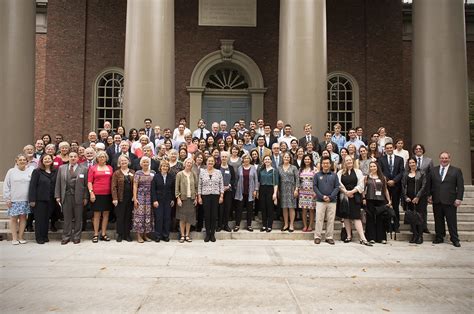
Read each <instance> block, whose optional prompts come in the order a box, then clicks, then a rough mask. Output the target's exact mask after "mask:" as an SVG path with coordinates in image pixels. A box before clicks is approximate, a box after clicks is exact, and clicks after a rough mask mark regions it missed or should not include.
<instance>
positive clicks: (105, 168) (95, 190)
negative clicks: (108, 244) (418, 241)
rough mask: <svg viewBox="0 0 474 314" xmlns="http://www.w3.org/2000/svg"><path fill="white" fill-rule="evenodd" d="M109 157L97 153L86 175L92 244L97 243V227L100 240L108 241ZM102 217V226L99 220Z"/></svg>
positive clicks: (110, 175) (109, 202) (110, 201)
mask: <svg viewBox="0 0 474 314" xmlns="http://www.w3.org/2000/svg"><path fill="white" fill-rule="evenodd" d="M108 159H109V156H108V155H107V153H106V152H104V151H99V152H98V153H97V155H96V157H95V160H96V164H95V165H94V166H92V167H90V168H89V172H88V174H87V177H88V180H87V181H88V183H87V187H88V189H89V194H90V202H91V204H92V211H93V212H94V218H93V221H92V222H93V225H94V236H93V237H92V242H93V243H97V242H98V241H99V227H100V229H101V231H102V234H101V236H100V240H102V241H110V238H109V237H108V236H107V234H106V231H107V224H108V222H109V213H110V211H111V210H112V189H111V186H112V176H113V169H112V167H111V166H109V165H107V160H108ZM101 216H102V224H101V226H99V224H100V218H101Z"/></svg>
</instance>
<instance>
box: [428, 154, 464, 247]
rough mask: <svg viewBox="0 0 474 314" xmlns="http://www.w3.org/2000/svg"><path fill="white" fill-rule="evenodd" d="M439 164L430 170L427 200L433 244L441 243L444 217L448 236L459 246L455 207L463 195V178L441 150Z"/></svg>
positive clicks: (443, 235) (443, 231) (444, 233)
mask: <svg viewBox="0 0 474 314" xmlns="http://www.w3.org/2000/svg"><path fill="white" fill-rule="evenodd" d="M439 164H440V165H439V166H437V167H434V168H433V169H432V171H431V172H430V176H429V177H430V189H429V194H430V196H429V198H428V201H429V202H430V203H433V214H434V219H435V232H436V237H435V239H434V241H433V243H434V244H438V243H443V242H444V237H445V235H446V229H445V227H444V223H445V220H444V217H446V223H447V224H448V230H449V236H450V238H451V242H452V243H453V245H454V246H455V247H460V246H461V244H460V243H459V237H458V226H457V208H458V207H459V206H461V202H462V199H463V196H464V179H463V176H462V172H461V169H459V168H456V167H454V166H451V155H450V154H449V153H448V152H442V153H441V154H440V155H439Z"/></svg>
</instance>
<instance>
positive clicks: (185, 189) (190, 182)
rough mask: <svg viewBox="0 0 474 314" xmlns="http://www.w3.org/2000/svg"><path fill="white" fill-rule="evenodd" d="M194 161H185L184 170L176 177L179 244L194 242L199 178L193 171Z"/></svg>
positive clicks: (188, 159) (189, 159)
mask: <svg viewBox="0 0 474 314" xmlns="http://www.w3.org/2000/svg"><path fill="white" fill-rule="evenodd" d="M193 164H194V161H193V159H192V158H187V159H186V160H185V161H184V170H182V171H180V172H178V174H177V175H176V184H175V196H176V205H177V206H176V219H178V220H179V229H180V230H181V236H180V238H179V242H180V243H183V242H184V241H186V242H192V239H191V238H190V237H189V232H190V231H191V225H193V224H194V223H195V222H196V205H197V188H198V176H197V175H196V173H195V172H193V171H192V169H193Z"/></svg>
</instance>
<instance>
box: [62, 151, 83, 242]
mask: <svg viewBox="0 0 474 314" xmlns="http://www.w3.org/2000/svg"><path fill="white" fill-rule="evenodd" d="M78 159H79V158H78V156H77V153H76V152H70V153H69V164H66V165H62V166H60V167H59V170H58V174H57V177H56V186H55V191H54V197H55V198H56V202H57V203H58V204H60V206H61V209H62V212H63V214H64V227H63V236H62V240H61V244H63V245H64V244H67V243H69V241H71V238H72V241H73V242H74V244H77V243H79V242H81V232H82V214H83V210H84V206H85V205H86V204H87V200H88V199H89V193H88V190H87V171H88V169H87V167H86V166H83V165H79V164H78V163H77V161H78ZM73 220H74V233H73V232H72V229H73Z"/></svg>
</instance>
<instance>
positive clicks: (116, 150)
mask: <svg viewBox="0 0 474 314" xmlns="http://www.w3.org/2000/svg"><path fill="white" fill-rule="evenodd" d="M119 151H120V150H119V146H118V145H115V153H116V154H118V153H119Z"/></svg>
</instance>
